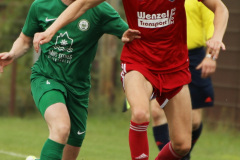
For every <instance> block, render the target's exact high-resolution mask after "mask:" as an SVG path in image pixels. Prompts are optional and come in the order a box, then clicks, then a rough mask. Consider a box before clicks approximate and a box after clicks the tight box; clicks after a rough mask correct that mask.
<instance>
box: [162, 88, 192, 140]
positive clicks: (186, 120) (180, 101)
mask: <svg viewBox="0 0 240 160" xmlns="http://www.w3.org/2000/svg"><path fill="white" fill-rule="evenodd" d="M191 110H192V107H191V100H190V94H189V89H188V86H187V85H185V86H183V88H182V90H181V91H180V92H179V93H178V94H176V95H175V96H174V97H173V98H172V99H171V100H170V101H169V102H168V104H167V105H166V106H165V107H164V111H165V114H166V117H167V121H168V125H169V134H170V138H171V140H172V141H173V143H174V142H175V143H178V142H182V141H191V128H192V115H191Z"/></svg>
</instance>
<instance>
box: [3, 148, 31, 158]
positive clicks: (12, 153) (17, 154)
mask: <svg viewBox="0 0 240 160" xmlns="http://www.w3.org/2000/svg"><path fill="white" fill-rule="evenodd" d="M0 154H6V155H9V156H13V157H19V158H26V157H27V155H23V154H19V153H14V152H8V151H4V150H0Z"/></svg>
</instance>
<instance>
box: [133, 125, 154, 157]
mask: <svg viewBox="0 0 240 160" xmlns="http://www.w3.org/2000/svg"><path fill="white" fill-rule="evenodd" d="M148 124H149V122H144V123H140V124H137V123H134V122H133V121H131V123H130V129H129V146H130V150H131V156H132V160H137V159H140V160H148V157H149V147H148V138H147V127H148Z"/></svg>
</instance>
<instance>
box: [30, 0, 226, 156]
mask: <svg viewBox="0 0 240 160" xmlns="http://www.w3.org/2000/svg"><path fill="white" fill-rule="evenodd" d="M102 1H103V0H77V1H75V3H73V4H72V5H70V6H69V7H68V9H67V10H65V12H64V13H63V14H62V15H61V16H60V17H59V19H58V20H56V21H55V23H54V24H53V25H52V26H51V27H50V28H49V29H48V30H47V31H45V32H43V33H39V34H37V35H36V37H35V40H34V44H35V49H36V50H38V44H39V43H40V44H43V43H46V42H48V41H49V40H50V39H51V37H52V36H53V35H54V34H55V33H56V31H57V30H58V29H60V28H61V27H63V26H64V25H66V24H67V23H69V22H71V21H73V20H74V19H76V18H77V17H79V16H80V15H81V14H82V13H84V12H85V11H86V10H87V9H88V8H90V7H93V6H94V5H97V4H99V3H100V2H102ZM199 1H200V0H199ZM202 2H203V3H204V4H205V5H206V6H207V7H208V8H210V9H211V10H212V11H213V12H214V13H215V21H214V24H215V32H214V35H213V37H212V38H211V39H210V40H209V41H208V42H207V45H208V50H207V52H208V53H210V54H211V56H212V57H213V58H215V59H216V58H218V54H219V50H220V49H221V48H223V49H224V48H225V46H224V44H223V43H222V38H223V35H224V32H225V29H226V25H227V20H228V10H227V8H226V7H225V6H224V4H223V3H222V2H221V1H220V0H202ZM123 4H124V8H125V12H126V16H127V20H128V24H129V27H130V28H132V29H137V30H139V31H140V32H141V37H142V38H141V39H139V40H134V41H133V42H131V43H127V44H125V46H124V48H123V52H122V56H121V61H122V68H123V72H122V74H121V76H122V82H123V86H124V89H125V94H126V96H127V99H128V101H129V103H130V105H131V111H132V116H131V124H130V130H129V144H130V150H131V157H132V160H136V159H141V160H148V159H149V148H148V139H147V127H148V124H149V119H150V111H149V102H150V99H151V97H152V96H156V98H157V100H158V102H159V104H160V105H162V106H164V105H166V104H167V105H166V107H164V112H165V114H166V117H167V120H168V124H169V134H170V139H171V142H169V143H168V144H167V145H165V147H164V148H163V149H162V151H161V152H160V153H159V155H158V156H157V158H156V160H178V159H181V158H182V157H183V156H184V155H186V154H187V153H188V152H189V150H190V148H191V102H190V95H189V90H188V86H187V84H188V83H189V82H190V80H191V78H190V72H189V70H188V65H189V62H188V61H189V60H188V53H187V45H186V15H185V9H184V0H131V1H127V0H123ZM123 42H125V40H124V39H123Z"/></svg>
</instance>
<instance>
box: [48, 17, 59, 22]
mask: <svg viewBox="0 0 240 160" xmlns="http://www.w3.org/2000/svg"><path fill="white" fill-rule="evenodd" d="M56 19H57V18H52V19H48V17H47V18H46V19H45V21H46V22H50V21H55V20H56Z"/></svg>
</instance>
